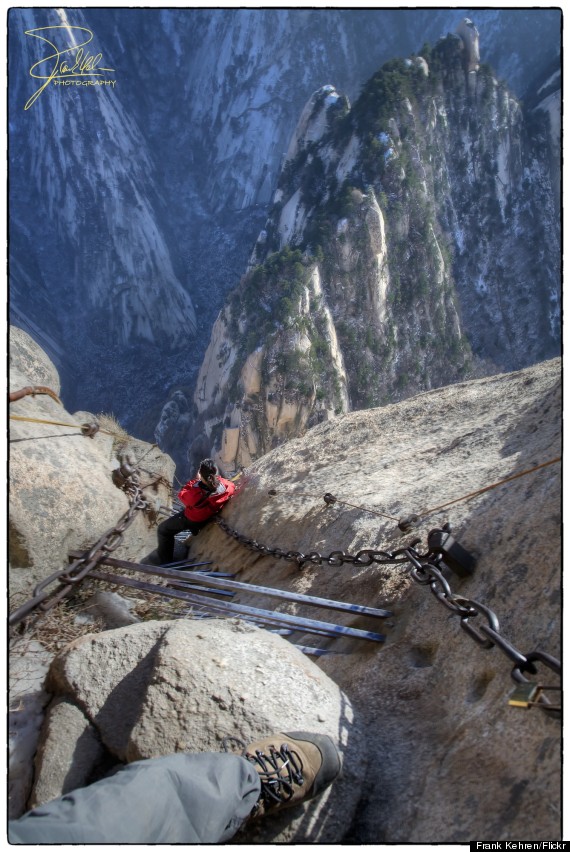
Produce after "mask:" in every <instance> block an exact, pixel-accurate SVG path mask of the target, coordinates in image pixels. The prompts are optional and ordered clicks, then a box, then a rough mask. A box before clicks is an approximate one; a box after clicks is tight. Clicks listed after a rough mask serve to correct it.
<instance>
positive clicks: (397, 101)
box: [195, 27, 560, 469]
mask: <svg viewBox="0 0 570 852" xmlns="http://www.w3.org/2000/svg"><path fill="white" fill-rule="evenodd" d="M466 29H467V34H468V35H470V36H471V35H472V33H473V29H472V27H466ZM473 38H475V37H474V36H473ZM477 48H478V44H477V41H476V40H475V41H473V40H472V39H470V38H467V36H465V35H464V36H463V37H460V35H455V36H448V37H447V38H445V39H442V40H440V41H439V42H438V43H437V45H436V46H435V47H434V48H433V49H431V48H429V46H426V47H425V49H424V51H423V53H424V55H423V56H422V57H412V58H411V59H408V60H393V61H391V62H388V63H386V64H385V65H384V66H383V67H382V69H380V71H379V72H378V73H377V74H376V75H374V77H373V78H372V79H371V80H370V81H369V83H368V84H367V85H366V87H365V88H364V90H363V92H362V94H361V96H360V97H359V99H358V100H357V101H356V102H355V104H354V105H353V106H352V107H351V106H350V104H349V102H348V99H347V98H346V97H341V96H339V94H338V93H337V92H336V91H335V89H334V88H333V87H332V86H325V87H323V88H322V89H320V90H319V91H318V92H316V93H315V94H314V95H313V96H312V98H311V99H310V101H309V103H308V104H307V106H306V108H305V110H304V111H303V113H302V115H301V118H300V121H299V126H298V128H297V131H296V132H295V134H294V136H293V139H292V142H291V145H290V148H289V155H290V156H289V159H288V160H287V162H286V164H285V167H284V169H283V172H282V174H281V178H280V182H279V187H278V190H277V193H276V195H275V200H274V205H273V208H272V210H271V212H270V216H269V219H268V221H267V223H266V225H265V228H264V229H263V232H262V234H261V235H260V238H259V240H258V242H257V244H256V247H255V250H254V253H253V256H252V259H251V261H250V271H249V272H248V274H247V275H246V276H245V277H244V279H243V281H242V283H241V284H240V286H239V287H238V288H237V289H236V290H235V291H234V293H233V294H232V296H231V297H230V299H229V302H228V305H227V307H226V308H225V309H224V310H223V311H222V313H221V315H220V317H219V318H218V321H217V323H216V326H215V332H214V335H213V337H212V340H211V343H210V349H209V353H210V354H209V356H208V358H207V360H206V361H205V362H204V364H203V366H202V370H201V372H200V376H199V380H198V387H197V392H196V396H195V406H196V409H197V413H198V415H199V419H198V421H197V426H198V427H200V426H202V427H203V434H205V435H206V436H207V438H208V440H209V441H210V445H211V446H213V447H214V450H215V451H216V452H218V454H219V458H220V460H221V461H222V463H223V464H224V465H225V466H226V467H227V466H229V467H230V469H232V468H235V467H239V466H240V465H247V464H249V462H250V461H251V459H252V458H256V457H257V456H258V455H259V454H261V453H262V452H265V451H267V449H268V448H269V447H271V446H273V445H275V443H278V442H280V441H282V440H283V439H285V438H287V437H293V436H296V435H300V434H302V433H303V432H304V431H305V429H306V428H307V427H308V426H310V425H312V424H314V423H315V422H318V421H319V419H322V417H323V416H328V415H329V414H334V413H339V412H342V411H346V410H348V409H350V408H354V409H356V408H365V407H370V406H373V405H379V404H385V403H387V402H389V401H393V400H397V399H403V398H405V397H408V396H410V395H411V394H413V393H416V392H418V391H421V390H429V389H431V388H433V387H438V386H441V385H444V384H449V383H450V382H454V381H459V380H462V379H464V378H466V377H472V376H476V375H482V374H485V373H493V372H495V371H497V370H505V369H506V370H512V369H518V368H520V367H523V366H526V365H528V364H531V363H533V362H536V361H540V360H543V359H544V358H547V357H549V356H551V355H553V354H555V353H556V352H557V351H558V347H559V343H560V327H559V318H560V304H559V298H560V288H559V282H560V243H559V230H558V219H557V213H558V211H557V209H556V206H555V199H556V189H555V187H554V186H553V183H552V172H551V168H550V156H551V148H550V147H549V145H548V133H549V129H548V127H547V125H540V123H538V126H537V119H536V115H535V116H534V117H533V120H532V122H531V121H530V120H528V121H527V118H526V117H525V115H524V113H523V111H522V108H521V105H520V103H519V102H518V101H517V99H516V98H514V97H513V96H512V95H511V94H510V93H509V92H508V90H507V89H506V87H505V86H504V85H503V84H501V83H499V82H498V81H497V79H496V78H495V77H494V75H493V73H492V71H491V70H490V68H489V67H488V66H484V65H482V66H479V65H478V63H477V62H476V61H475V60H476V58H478V49H477ZM254 351H255V352H256V353H257V355H256V359H257V370H258V372H259V375H260V377H261V378H260V382H259V385H258V386H256V388H255V390H253V391H251V392H249V391H248V390H247V388H246V383H244V380H243V371H244V370H246V366H245V365H246V363H247V359H248V358H251V357H252V353H253V352H254ZM216 359H217V363H218V365H219V366H218V368H216V366H215V363H214V362H215V360H216ZM240 376H242V378H241V379H240ZM228 430H233V431H231V435H232V441H231V446H232V449H231V450H230V449H229V445H228V441H229V436H230V431H228ZM236 430H237V431H236ZM238 434H239V435H240V441H238V442H237V443H236V436H237V435H238ZM198 441H199V443H200V447H202V446H203V444H204V441H203V438H199V439H198ZM252 448H254V449H253V451H252ZM234 451H235V452H234ZM232 456H233V458H232Z"/></svg>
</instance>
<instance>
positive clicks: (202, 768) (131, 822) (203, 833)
mask: <svg viewBox="0 0 570 852" xmlns="http://www.w3.org/2000/svg"><path fill="white" fill-rule="evenodd" d="M260 791H261V783H260V780H259V775H258V774H257V772H256V771H255V769H254V768H253V766H252V765H251V764H250V763H248V761H247V760H245V759H244V758H243V757H239V756H238V755H235V754H209V753H208V754H174V755H170V756H168V757H157V758H154V759H151V760H141V761H137V762H136V763H130V764H128V765H127V766H125V767H124V768H123V769H121V770H120V771H119V772H117V773H116V774H115V775H112V776H111V777H109V778H104V779H102V780H101V781H97V782H96V783H95V784H91V785H90V786H89V787H83V788H82V789H80V790H75V791H74V792H73V793H69V794H67V795H65V796H62V797H61V798H60V799H55V800H54V801H52V802H48V803H47V804H45V805H41V806H40V807H38V808H36V809H35V810H33V811H30V812H29V813H27V814H25V815H24V816H23V817H21V818H20V819H18V820H13V821H11V822H10V823H9V830H8V839H9V841H10V843H46V844H47V843H223V842H225V841H226V840H229V838H230V837H232V836H233V835H234V834H235V832H236V831H237V830H238V828H239V827H240V825H241V824H242V822H243V821H244V820H245V819H246V817H248V816H249V814H250V813H251V810H252V808H253V806H254V805H255V803H256V802H257V800H258V798H259V794H260Z"/></svg>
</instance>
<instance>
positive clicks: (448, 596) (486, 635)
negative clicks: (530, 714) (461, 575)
mask: <svg viewBox="0 0 570 852" xmlns="http://www.w3.org/2000/svg"><path fill="white" fill-rule="evenodd" d="M216 520H217V522H218V525H219V526H220V527H221V529H223V530H224V532H225V533H227V534H228V535H229V536H231V537H233V538H235V539H236V541H239V542H240V543H241V544H243V545H245V546H246V547H248V548H249V549H250V550H255V551H257V552H258V553H261V554H263V555H265V556H273V557H276V558H278V559H286V560H289V561H291V562H295V563H296V564H297V565H298V567H299V568H303V567H304V566H305V565H307V564H313V565H323V564H327V565H332V566H335V567H336V566H340V565H345V564H349V565H357V566H363V567H367V566H370V565H372V564H375V565H388V564H391V565H399V564H402V563H404V564H406V563H407V565H408V573H409V575H410V577H411V579H412V580H413V581H414V582H415V583H418V585H421V586H429V587H430V591H431V592H432V594H433V595H434V597H435V598H436V599H437V600H438V601H439V602H440V603H441V604H442V605H443V606H445V607H446V609H448V610H450V611H451V612H452V613H453V614H454V615H457V616H458V617H459V618H460V624H461V627H462V628H463V630H464V631H465V632H466V633H467V634H468V636H470V637H471V638H472V639H473V640H474V641H475V642H477V644H479V645H480V646H481V647H482V648H485V649H486V650H489V649H490V648H494V647H495V646H496V647H497V648H499V649H500V650H501V651H502V652H503V654H505V655H506V656H507V657H508V658H509V659H510V660H511V662H513V663H514V667H513V669H512V671H511V677H512V678H513V680H514V681H515V682H517V683H528V682H529V681H528V680H527V678H526V677H525V676H524V673H529V674H533V675H536V674H537V669H536V666H535V663H542V664H543V665H545V666H547V668H549V669H550V670H551V671H553V672H555V673H556V674H557V675H559V676H561V673H562V667H561V664H560V662H559V660H557V659H556V658H555V657H551V656H550V655H549V654H545V653H543V652H542V651H532V652H530V653H528V654H523V653H522V652H521V651H519V650H518V649H517V648H515V647H514V645H512V643H511V642H509V641H508V640H507V639H506V638H505V637H504V636H502V635H501V633H500V626H499V619H498V617H497V615H496V613H495V612H493V610H492V609H490V608H489V607H487V606H485V605H484V604H482V603H481V602H480V601H476V600H472V599H470V598H466V597H463V596H462V595H458V594H455V593H454V592H453V591H452V589H451V586H450V585H449V583H448V581H447V580H446V578H445V577H444V575H443V572H442V563H444V561H445V558H444V556H443V555H442V553H440V552H437V553H436V552H435V551H434V550H431V549H428V551H427V553H425V554H420V553H418V552H417V551H416V550H415V547H416V545H417V544H419V542H420V539H415V540H414V541H413V542H411V544H409V545H407V546H406V547H405V548H401V549H399V550H395V551H387V550H371V549H367V550H360V551H359V552H358V553H356V554H355V555H354V556H353V555H351V554H350V553H345V552H344V551H343V550H333V551H332V552H331V553H329V555H328V556H324V555H323V554H321V553H318V552H316V551H311V552H310V553H302V552H301V551H298V550H287V551H285V550H282V549H281V548H279V547H267V546H266V545H263V544H260V543H259V542H258V541H256V540H255V539H252V538H248V537H247V536H245V535H243V534H242V533H239V532H237V530H234V529H232V527H230V526H229V524H227V523H226V521H224V520H222V518H219V517H218V518H216ZM447 529H448V527H444V529H443V530H434V531H432V532H435V533H443V532H444V531H445V532H446V531H447ZM431 535H432V534H431V533H430V536H431ZM435 540H437V536H436V539H435ZM428 548H429V545H428ZM477 616H482V617H483V618H484V619H486V622H487V623H481V624H479V625H475V624H474V623H473V622H474V620H475V619H476V618H477ZM538 703H539V704H540V706H541V707H542V708H543V709H544V710H548V711H549V712H550V713H554V712H557V711H559V709H560V708H559V706H556V705H553V704H552V703H551V702H550V701H549V700H548V698H547V697H546V696H545V695H543V694H542V693H541V694H540V695H539V699H538Z"/></svg>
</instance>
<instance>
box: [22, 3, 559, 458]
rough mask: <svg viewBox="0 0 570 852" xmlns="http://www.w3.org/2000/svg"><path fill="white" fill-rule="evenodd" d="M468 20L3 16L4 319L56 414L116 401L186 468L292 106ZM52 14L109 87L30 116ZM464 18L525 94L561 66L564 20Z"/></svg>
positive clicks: (225, 13) (540, 12) (37, 107)
mask: <svg viewBox="0 0 570 852" xmlns="http://www.w3.org/2000/svg"><path fill="white" fill-rule="evenodd" d="M465 14H466V12H465V11H464V10H458V9H457V10H456V9H413V10H405V9H402V10H389V9H386V10H358V9H356V10H347V9H344V10H343V9H322V10H318V9H306V10H305V9H288V10H286V9H235V10H230V9H224V10H216V9H196V10H194V9H185V10H178V9H136V8H132V9H126V8H122V9H113V8H111V7H109V8H104V9H87V8H85V9H73V10H71V9H70V10H66V12H65V13H60V12H57V11H56V10H54V9H40V8H38V9H12V10H11V11H10V15H9V20H8V24H9V33H10V38H9V42H8V45H9V57H8V58H9V70H10V86H9V90H8V96H9V106H10V123H9V132H10V146H9V154H10V163H9V169H10V228H11V230H10V255H11V264H10V277H11V299H10V310H11V312H12V317H13V320H14V322H15V324H17V325H18V326H20V327H22V328H23V329H25V330H27V331H28V332H29V333H30V334H31V335H32V336H33V337H34V339H35V340H36V341H38V342H40V343H41V345H42V346H43V347H44V348H46V351H47V352H48V353H49V354H50V356H51V358H52V360H53V361H54V363H55V364H56V366H57V368H58V371H59V373H60V375H61V377H62V387H63V391H62V393H63V397H64V399H65V401H66V404H67V405H68V406H69V407H70V408H79V407H84V408H87V409H89V410H100V409H102V408H105V409H106V410H111V411H113V412H114V413H115V414H116V415H117V416H118V418H119V420H120V422H121V423H122V424H123V425H124V426H125V427H126V428H127V429H128V430H129V431H130V432H131V433H136V434H138V435H141V436H142V437H144V438H146V439H148V440H153V439H154V434H155V429H157V431H156V434H157V435H158V436H160V439H161V442H162V443H161V446H162V447H163V449H164V450H165V451H167V452H169V453H171V454H173V455H174V456H175V458H176V461H177V462H178V463H179V464H180V465H181V466H183V465H184V464H185V462H186V459H185V451H186V445H187V442H188V439H187V429H186V428H184V427H185V424H187V423H188V422H189V421H190V418H191V409H192V397H193V392H194V388H195V382H196V375H197V371H198V369H199V367H200V364H201V362H202V360H203V357H204V353H205V350H206V348H207V346H208V341H209V339H210V332H211V329H212V326H213V323H214V321H215V319H216V316H217V314H218V313H219V311H220V309H221V307H222V305H223V300H224V296H225V294H226V293H227V291H228V290H229V289H232V288H233V287H234V286H235V285H236V284H237V283H238V282H239V280H240V277H241V276H242V274H243V272H244V270H245V268H246V265H247V259H248V257H249V255H250V253H251V248H252V245H253V243H254V242H255V239H256V237H257V234H258V233H259V230H260V228H262V227H263V224H264V222H265V220H266V218H267V212H268V206H269V205H270V204H271V202H272V199H273V195H274V191H275V187H276V182H277V179H278V176H279V173H280V170H281V168H282V165H283V160H284V157H285V155H286V152H287V149H288V145H289V140H290V138H291V134H292V133H293V132H294V129H295V125H296V123H297V120H298V117H299V114H300V112H301V110H302V108H303V105H304V104H305V103H306V102H307V100H308V98H309V97H310V95H311V93H312V92H314V91H316V90H318V89H319V88H320V87H321V86H322V85H323V84H325V83H328V82H330V81H332V82H333V83H335V85H336V86H337V87H338V90H339V92H343V93H346V94H347V96H348V97H349V98H350V100H351V101H355V100H356V98H357V97H358V94H359V91H360V89H361V87H362V85H363V83H364V82H365V81H366V80H367V79H368V78H369V77H370V75H371V74H372V73H374V72H375V71H376V70H377V68H378V67H379V66H380V65H381V64H382V62H384V61H386V60H389V59H390V58H391V57H394V56H407V55H409V53H410V52H411V51H413V50H417V49H418V46H419V45H421V44H422V43H423V42H424V41H429V42H431V43H435V42H436V41H437V39H438V38H439V36H440V35H442V34H445V33H446V32H448V31H451V32H453V31H455V29H456V27H457V25H458V24H459V22H460V21H461V20H462V18H463V17H465ZM64 21H66V22H67V23H69V24H70V25H71V26H75V27H85V28H87V29H89V30H90V31H91V32H92V33H93V35H94V40H93V42H92V44H91V45H90V46H88V48H87V50H88V51H92V53H93V55H96V52H97V51H100V52H101V54H102V57H103V58H104V61H105V66H106V67H110V68H112V69H113V74H112V75H109V76H110V78H112V80H113V81H114V84H115V85H114V86H112V87H111V86H109V87H108V88H104V89H101V90H100V91H99V90H97V91H95V90H84V89H81V88H67V89H65V88H62V87H56V86H55V85H50V86H49V87H48V88H47V89H46V91H44V92H43V93H42V95H41V96H40V97H39V98H38V100H37V101H36V102H35V103H34V104H33V105H32V106H31V107H30V108H29V109H28V110H24V105H25V104H26V103H27V102H28V100H29V98H30V97H31V95H32V93H33V92H35V91H36V89H37V88H38V86H39V83H38V82H37V81H36V80H34V79H33V78H32V77H31V76H30V73H29V72H30V68H31V67H32V65H33V63H34V62H35V61H36V60H37V59H38V58H39V57H40V56H42V55H45V52H44V53H43V54H42V50H44V49H45V44H44V43H43V42H41V40H39V39H38V38H34V37H33V36H30V35H26V31H28V32H31V31H33V30H36V29H37V28H41V27H46V26H49V27H52V26H60V25H61V24H62V23H63V22H64ZM475 23H476V24H477V26H478V28H479V29H480V30H481V31H482V32H483V33H484V41H483V47H482V48H481V57H482V59H484V60H485V61H489V62H491V63H492V65H493V67H495V68H496V69H497V71H498V73H499V74H500V75H501V77H502V78H504V79H506V80H508V82H509V86H510V87H511V88H512V89H513V90H514V91H515V92H516V93H517V95H518V96H524V97H525V100H527V90H528V88H529V83H530V82H531V81H534V83H533V90H534V91H536V90H537V89H538V88H539V87H540V86H541V85H542V84H543V83H544V82H545V80H546V78H545V77H544V70H545V68H546V67H547V66H549V65H550V63H551V62H552V60H553V57H556V56H557V55H559V41H560V38H559V33H560V11H559V10H555V9H552V10H547V9H536V10H510V9H509V10H490V9H486V10H478V13H477V20H476V22H475ZM60 39H63V40H60ZM57 45H58V47H59V48H61V49H64V48H66V47H67V46H68V45H69V40H67V41H66V40H65V37H64V33H63V32H62V31H60V32H59V33H58V40H57ZM558 65H559V61H558ZM539 78H540V80H539ZM555 97H556V96H555ZM552 103H554V104H555V100H554V101H553V102H552ZM555 111H556V110H555V108H554V112H555ZM558 167H559V166H558V165H555V166H554V168H555V170H556V169H558ZM529 179H530V181H531V185H532V180H533V177H532V174H531V175H530V178H529ZM532 191H533V192H534V188H533V190H532ZM195 315H197V317H198V324H197V327H196V322H195ZM195 329H196V331H195ZM165 406H166V409H167V410H166V411H165V412H164V417H162V414H163V408H164V407H165ZM177 411H178V413H179V414H180V415H181V418H182V421H181V426H180V428H178V429H177V428H170V427H169V426H168V424H169V423H172V418H173V415H175V414H176V412H177ZM167 421H168V422H167ZM157 424H158V427H157Z"/></svg>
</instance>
